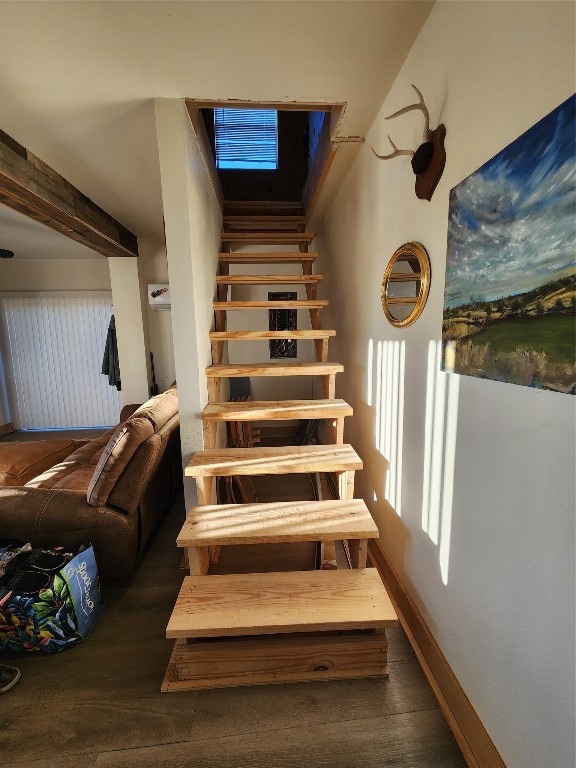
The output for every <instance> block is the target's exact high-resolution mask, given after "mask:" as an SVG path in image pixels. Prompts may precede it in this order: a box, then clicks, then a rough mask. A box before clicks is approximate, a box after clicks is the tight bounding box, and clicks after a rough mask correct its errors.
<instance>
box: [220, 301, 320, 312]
mask: <svg viewBox="0 0 576 768" xmlns="http://www.w3.org/2000/svg"><path fill="white" fill-rule="evenodd" d="M327 306H328V300H327V299H302V300H301V301H298V300H294V301H215V302H214V309H215V310H226V311H229V310H234V309H322V307H327Z"/></svg>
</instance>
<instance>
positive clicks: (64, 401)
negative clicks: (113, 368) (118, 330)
mask: <svg viewBox="0 0 576 768" xmlns="http://www.w3.org/2000/svg"><path fill="white" fill-rule="evenodd" d="M0 306H1V323H2V326H3V327H2V331H3V333H2V337H3V339H4V344H5V347H6V348H5V349H4V360H5V362H6V363H7V365H6V369H7V370H6V374H7V376H8V379H9V382H8V390H9V395H10V401H11V402H10V407H11V413H12V421H13V423H14V426H15V427H16V428H17V429H66V428H67V429H72V428H80V427H101V426H109V425H112V424H115V423H116V422H117V421H118V416H119V412H120V396H119V393H118V391H117V390H116V389H115V388H113V387H111V386H109V384H108V378H107V377H106V376H103V375H102V374H101V373H100V370H101V367H102V357H103V353H104V346H105V343H106V334H107V331H108V323H109V321H110V317H111V314H112V309H111V306H110V299H105V298H93V297H89V298H86V297H77V298H6V299H1V300H0Z"/></svg>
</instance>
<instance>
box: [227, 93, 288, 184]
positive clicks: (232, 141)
mask: <svg viewBox="0 0 576 768" xmlns="http://www.w3.org/2000/svg"><path fill="white" fill-rule="evenodd" d="M214 141H215V146H216V167H217V168H222V169H230V170H240V169H246V170H260V171H266V170H272V171H275V170H276V169H277V168H278V112H277V111H276V110H275V109H234V108H232V109H225V108H223V107H218V108H217V109H215V110H214Z"/></svg>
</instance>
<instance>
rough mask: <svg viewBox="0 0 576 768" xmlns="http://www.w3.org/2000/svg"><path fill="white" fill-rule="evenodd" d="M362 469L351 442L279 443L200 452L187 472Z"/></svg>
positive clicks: (222, 474) (215, 474)
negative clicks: (326, 443)
mask: <svg viewBox="0 0 576 768" xmlns="http://www.w3.org/2000/svg"><path fill="white" fill-rule="evenodd" d="M360 469H362V460H361V459H360V457H359V456H358V454H357V453H356V451H355V450H354V449H353V448H352V446H351V445H347V444H344V445H280V446H272V447H271V446H257V447H256V448H209V449H207V450H205V451H197V452H196V453H194V454H193V455H192V457H191V459H190V461H189V462H188V464H187V466H186V468H185V470H184V474H185V475H186V476H187V477H230V476H233V475H287V474H290V473H294V474H303V473H309V472H352V471H356V470H360Z"/></svg>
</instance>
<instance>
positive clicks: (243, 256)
mask: <svg viewBox="0 0 576 768" xmlns="http://www.w3.org/2000/svg"><path fill="white" fill-rule="evenodd" d="M218 258H219V260H220V262H221V263H223V264H298V263H304V262H307V263H308V262H310V263H312V262H314V261H316V259H317V258H318V254H317V253H316V252H313V251H308V252H306V253H300V252H298V251H283V252H282V251H271V252H268V253H244V252H242V251H240V252H236V253H221V254H220V255H219V256H218Z"/></svg>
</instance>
